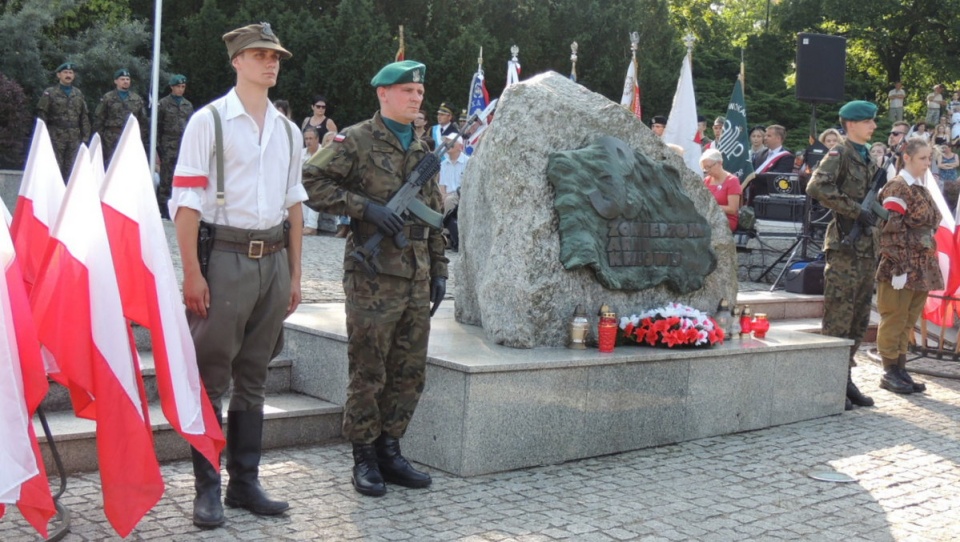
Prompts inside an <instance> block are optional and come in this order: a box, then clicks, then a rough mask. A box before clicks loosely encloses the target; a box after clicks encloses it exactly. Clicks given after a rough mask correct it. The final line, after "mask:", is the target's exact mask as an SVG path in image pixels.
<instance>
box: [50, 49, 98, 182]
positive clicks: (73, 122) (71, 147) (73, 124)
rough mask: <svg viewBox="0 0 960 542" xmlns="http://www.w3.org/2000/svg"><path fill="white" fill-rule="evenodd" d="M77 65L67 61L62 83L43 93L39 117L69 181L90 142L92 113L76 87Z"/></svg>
mask: <svg viewBox="0 0 960 542" xmlns="http://www.w3.org/2000/svg"><path fill="white" fill-rule="evenodd" d="M75 67H76V65H75V64H73V63H72V62H64V63H63V64H61V65H60V66H59V67H57V79H58V80H59V81H60V84H59V85H57V86H55V87H50V88H48V89H46V90H44V91H43V96H41V97H40V103H38V104H37V116H38V117H40V119H41V120H43V122H45V123H46V125H47V130H49V132H50V142H51V143H53V153H54V154H55V155H56V156H57V164H59V166H60V173H61V174H62V175H63V182H67V180H68V179H69V178H70V170H71V169H72V168H73V160H74V158H76V156H77V149H79V148H80V144H81V143H86V142H87V141H89V140H90V114H89V113H88V112H87V102H86V100H84V99H83V93H82V92H80V89H78V88H76V87H74V86H73V80H74V77H75V73H74V68H75Z"/></svg>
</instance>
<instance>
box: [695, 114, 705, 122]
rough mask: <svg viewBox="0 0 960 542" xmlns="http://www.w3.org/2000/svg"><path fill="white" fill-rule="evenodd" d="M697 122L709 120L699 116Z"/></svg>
mask: <svg viewBox="0 0 960 542" xmlns="http://www.w3.org/2000/svg"><path fill="white" fill-rule="evenodd" d="M697 122H707V119H706V117H704V116H703V115H697Z"/></svg>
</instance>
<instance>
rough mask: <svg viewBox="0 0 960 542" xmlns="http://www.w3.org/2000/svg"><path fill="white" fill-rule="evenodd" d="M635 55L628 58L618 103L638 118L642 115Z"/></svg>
mask: <svg viewBox="0 0 960 542" xmlns="http://www.w3.org/2000/svg"><path fill="white" fill-rule="evenodd" d="M637 71H638V70H637V57H636V53H634V57H633V58H632V59H631V60H630V65H629V66H627V76H626V77H625V78H624V80H623V96H622V97H621V98H620V105H622V106H624V107H626V108H627V110H628V111H630V112H631V113H633V116H635V117H637V118H638V119H639V118H641V117H642V116H643V109H642V108H641V106H640V80H639V79H638V77H637Z"/></svg>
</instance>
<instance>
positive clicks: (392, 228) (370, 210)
mask: <svg viewBox="0 0 960 542" xmlns="http://www.w3.org/2000/svg"><path fill="white" fill-rule="evenodd" d="M363 220H364V221H366V222H369V223H371V224H373V225H375V226H376V227H377V229H378V230H380V233H382V234H383V235H385V236H387V237H393V236H394V235H396V234H397V233H399V232H400V230H402V229H403V219H402V218H400V215H398V214H397V213H395V212H393V211H391V210H390V209H389V208H388V207H386V206H385V205H380V204H379V203H375V202H372V201H368V202H367V206H366V207H364V208H363Z"/></svg>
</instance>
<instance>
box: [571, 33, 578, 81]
mask: <svg viewBox="0 0 960 542" xmlns="http://www.w3.org/2000/svg"><path fill="white" fill-rule="evenodd" d="M578 47H579V46H578V45H577V42H573V43H571V44H570V80H571V81H573V82H574V83H576V82H577V49H578Z"/></svg>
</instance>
